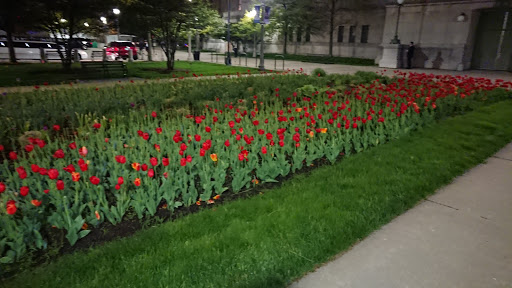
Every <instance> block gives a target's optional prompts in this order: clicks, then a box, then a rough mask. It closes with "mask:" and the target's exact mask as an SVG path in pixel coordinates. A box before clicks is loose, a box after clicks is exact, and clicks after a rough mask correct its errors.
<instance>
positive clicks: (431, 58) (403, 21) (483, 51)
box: [212, 0, 512, 71]
mask: <svg viewBox="0 0 512 288" xmlns="http://www.w3.org/2000/svg"><path fill="white" fill-rule="evenodd" d="M227 1H231V11H232V13H231V17H232V19H234V20H232V21H237V19H240V18H241V17H243V14H244V12H245V11H249V10H251V9H252V7H253V4H251V1H250V0H224V1H221V0H217V1H215V0H214V1H212V2H213V3H214V6H215V7H217V8H218V9H219V12H222V15H223V16H224V17H227V13H223V12H226V11H227V3H228V2H227ZM324 1H329V2H330V1H331V0H324ZM343 1H344V0H337V2H338V3H341V2H343ZM360 1H362V0H360ZM267 2H269V1H267ZM356 3H357V1H356ZM364 3H365V5H357V4H356V5H355V7H352V9H337V10H336V14H335V21H334V22H335V23H334V24H335V29H334V43H333V56H341V57H356V58H368V59H375V63H376V64H379V65H380V66H381V67H390V68H396V67H403V66H404V63H405V53H404V51H405V49H406V48H407V46H408V44H409V43H410V42H414V43H415V45H416V51H415V55H414V58H413V67H417V68H435V69H447V70H467V69H488V70H508V71H512V0H404V1H403V3H402V4H401V5H400V9H399V5H398V2H397V0H365V1H364ZM399 10H400V13H398V11H399ZM398 14H400V15H398ZM398 16H399V17H398ZM397 20H398V25H397ZM328 26H329V22H328V21H327V20H326V21H325V30H324V31H323V33H322V32H319V33H315V34H311V35H307V36H306V35H303V33H304V32H302V33H301V35H299V34H297V32H298V31H295V32H294V33H293V35H290V36H291V37H289V40H291V41H288V45H287V53H291V54H303V55H307V54H310V55H328V53H329V35H328V34H329V33H328ZM397 27H398V28H397ZM395 29H397V30H396V31H397V36H398V38H399V39H400V41H401V44H402V45H397V44H390V43H391V40H392V39H393V38H394V35H395ZM283 43H284V41H283V39H282V37H280V36H276V37H273V38H272V39H266V42H265V51H266V52H269V53H270V52H272V53H282V51H283Z"/></svg>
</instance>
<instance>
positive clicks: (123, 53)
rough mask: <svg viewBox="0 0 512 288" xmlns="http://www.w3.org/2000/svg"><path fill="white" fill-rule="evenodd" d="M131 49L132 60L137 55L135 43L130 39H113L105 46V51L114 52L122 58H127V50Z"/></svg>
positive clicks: (136, 57) (135, 58)
mask: <svg viewBox="0 0 512 288" xmlns="http://www.w3.org/2000/svg"><path fill="white" fill-rule="evenodd" d="M130 50H132V52H133V60H137V59H138V55H137V47H136V46H135V43H133V42H130V41H115V42H110V43H109V44H108V47H107V53H116V54H117V55H118V57H119V58H123V59H124V60H126V59H128V53H129V52H128V51H130Z"/></svg>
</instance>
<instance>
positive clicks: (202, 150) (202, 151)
mask: <svg viewBox="0 0 512 288" xmlns="http://www.w3.org/2000/svg"><path fill="white" fill-rule="evenodd" d="M205 153H206V151H205V150H204V149H203V148H201V149H199V156H201V157H204V154H205Z"/></svg>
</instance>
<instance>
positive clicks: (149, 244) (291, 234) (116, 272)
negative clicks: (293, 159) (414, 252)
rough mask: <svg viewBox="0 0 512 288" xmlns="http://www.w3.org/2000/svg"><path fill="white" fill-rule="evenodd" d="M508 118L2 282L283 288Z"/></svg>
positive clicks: (484, 119)
mask: <svg viewBox="0 0 512 288" xmlns="http://www.w3.org/2000/svg"><path fill="white" fill-rule="evenodd" d="M511 110H512V102H510V101H507V102H501V103H498V104H495V105H491V106H488V107H483V108H478V109H477V111H475V112H472V113H468V114H466V115H464V116H460V117H454V118H453V119H448V120H445V121H443V122H440V123H436V124H434V125H431V126H428V127H426V128H425V129H423V130H422V131H418V132H417V133H414V134H410V135H408V136H406V137H404V138H403V139H400V140H398V141H393V142H391V143H388V144H386V145H379V147H376V148H374V149H371V150H370V151H368V152H365V153H360V154H357V155H354V156H352V157H348V158H346V159H344V160H343V161H341V162H339V163H336V164H335V165H332V166H326V167H320V168H318V169H317V170H314V171H312V172H311V173H309V174H307V175H299V176H296V177H294V178H293V179H290V180H289V181H286V182H284V183H283V185H282V186H280V187H278V188H275V189H271V190H265V191H263V192H264V193H262V195H259V196H256V197H253V198H250V199H246V200H242V201H234V202H231V203H228V204H225V205H222V206H220V207H217V209H206V210H204V211H201V212H199V213H196V214H194V215H190V216H189V217H185V218H182V219H179V220H178V221H174V222H170V223H165V224H163V225H161V226H159V227H156V228H152V229H149V230H145V231H141V232H140V233H137V234H136V235H135V236H133V237H130V238H126V239H122V240H118V241H114V242H112V243H108V244H106V245H103V246H100V247H96V248H94V249H91V250H90V251H84V252H78V253H74V254H72V255H66V256H64V257H62V258H61V259H59V260H57V261H53V263H51V264H49V265H45V266H42V267H38V268H30V269H26V270H25V271H23V272H22V273H21V274H20V275H19V276H18V277H16V278H14V279H9V280H6V281H4V283H3V284H4V286H5V287H66V288H71V287H83V286H84V285H87V286H88V287H114V286H115V287H118V286H123V287H128V286H130V287H159V286H176V287H284V286H288V285H289V284H290V283H291V282H292V281H294V280H295V279H297V278H300V277H301V276H302V275H304V274H305V273H307V272H308V271H311V270H312V269H314V268H315V267H318V265H320V264H322V263H325V262H327V261H328V260H329V259H332V257H333V256H334V255H336V254H337V253H339V252H341V251H344V250H346V249H349V248H350V247H351V246H352V245H353V244H355V243H357V242H358V241H360V240H361V239H363V238H365V237H366V236H367V235H369V234H370V233H371V232H372V231H374V230H376V229H378V228H379V227H381V226H382V225H384V224H386V223H388V222H389V221H391V220H392V219H393V218H394V217H396V216H397V215H400V214H401V213H403V212H405V211H407V210H408V209H410V208H412V207H414V206H415V205H416V203H418V201H420V200H421V199H424V197H426V196H428V195H431V194H432V193H434V192H435V191H436V190H437V189H439V188H441V187H442V186H444V185H446V184H448V183H450V182H451V181H452V180H453V178H454V177H456V176H458V175H462V174H463V173H464V172H465V171H467V170H468V169H470V168H471V167H473V166H475V165H477V164H478V163H481V162H482V161H484V160H485V159H486V158H487V157H489V156H491V155H492V154H493V153H495V152H496V151H497V150H498V149H500V148H501V147H503V146H504V145H506V144H507V143H509V142H510V141H511V140H512V138H511V135H512V126H511V125H509V123H510V122H511V121H512V114H511V113H510V111H511ZM340 231H342V233H340ZM0 233H2V231H1V230H0ZM191 271H194V273H193V277H191ZM276 271H279V273H276ZM84 283H85V284H84Z"/></svg>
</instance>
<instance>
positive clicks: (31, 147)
mask: <svg viewBox="0 0 512 288" xmlns="http://www.w3.org/2000/svg"><path fill="white" fill-rule="evenodd" d="M32 150H34V145H32V144H28V145H26V146H25V151H27V152H32Z"/></svg>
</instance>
